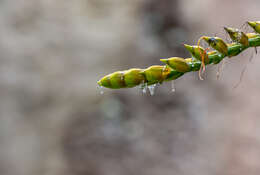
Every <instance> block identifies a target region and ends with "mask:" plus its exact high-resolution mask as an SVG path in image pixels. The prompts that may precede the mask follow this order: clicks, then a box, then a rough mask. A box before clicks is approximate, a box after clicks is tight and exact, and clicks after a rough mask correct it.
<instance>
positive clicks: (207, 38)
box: [203, 36, 211, 42]
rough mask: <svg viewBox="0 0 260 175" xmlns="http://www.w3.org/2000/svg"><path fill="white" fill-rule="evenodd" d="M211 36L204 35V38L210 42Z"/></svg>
mask: <svg viewBox="0 0 260 175" xmlns="http://www.w3.org/2000/svg"><path fill="white" fill-rule="evenodd" d="M210 38H211V37H208V36H204V37H203V39H204V40H205V41H206V42H208V41H209V40H210Z"/></svg>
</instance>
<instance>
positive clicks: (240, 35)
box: [224, 27, 249, 46]
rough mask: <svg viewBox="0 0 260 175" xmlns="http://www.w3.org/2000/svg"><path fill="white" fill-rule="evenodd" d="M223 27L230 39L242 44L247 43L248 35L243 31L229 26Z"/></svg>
mask: <svg viewBox="0 0 260 175" xmlns="http://www.w3.org/2000/svg"><path fill="white" fill-rule="evenodd" d="M224 29H225V31H226V32H227V33H228V34H229V36H230V38H231V39H232V41H234V42H238V43H240V44H242V45H244V46H248V45H249V42H248V36H247V35H246V34H245V33H244V32H242V31H240V30H238V29H234V28H231V27H224Z"/></svg>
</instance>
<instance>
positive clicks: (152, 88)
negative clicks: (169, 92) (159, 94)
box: [148, 84, 156, 96]
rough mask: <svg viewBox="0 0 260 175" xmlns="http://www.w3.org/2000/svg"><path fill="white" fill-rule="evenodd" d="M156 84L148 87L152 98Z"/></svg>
mask: <svg viewBox="0 0 260 175" xmlns="http://www.w3.org/2000/svg"><path fill="white" fill-rule="evenodd" d="M155 87H156V84H153V85H150V86H148V89H149V91H150V94H151V95H152V96H153V95H154V90H155Z"/></svg>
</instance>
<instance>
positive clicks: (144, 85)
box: [140, 83, 147, 94]
mask: <svg viewBox="0 0 260 175" xmlns="http://www.w3.org/2000/svg"><path fill="white" fill-rule="evenodd" d="M140 89H142V92H143V94H146V92H147V83H142V84H141V85H140Z"/></svg>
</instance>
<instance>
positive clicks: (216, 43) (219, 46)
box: [203, 36, 228, 55]
mask: <svg viewBox="0 0 260 175" xmlns="http://www.w3.org/2000/svg"><path fill="white" fill-rule="evenodd" d="M203 39H204V40H205V41H206V42H207V43H208V44H209V45H210V47H212V48H213V49H215V50H217V51H218V52H220V53H222V54H224V55H228V46H227V44H226V43H225V42H224V41H223V40H222V39H221V38H219V37H207V36H204V37H203Z"/></svg>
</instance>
